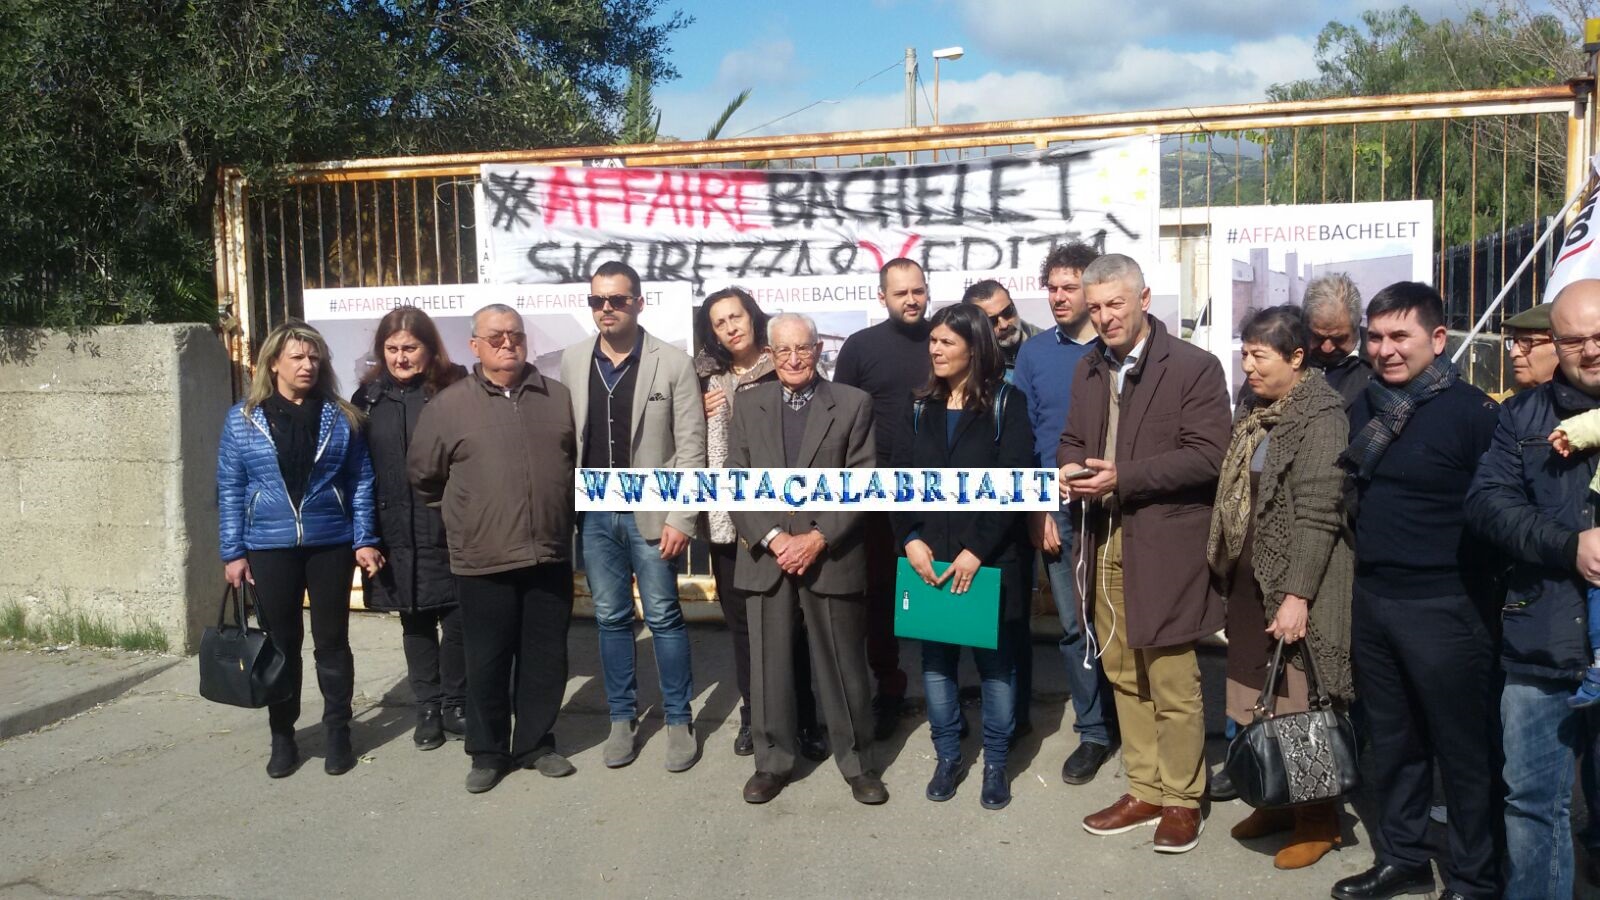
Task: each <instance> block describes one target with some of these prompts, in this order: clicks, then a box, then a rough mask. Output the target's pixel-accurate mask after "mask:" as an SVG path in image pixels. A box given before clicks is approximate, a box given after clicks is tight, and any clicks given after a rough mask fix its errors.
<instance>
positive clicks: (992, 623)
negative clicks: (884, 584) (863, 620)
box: [894, 556, 1000, 650]
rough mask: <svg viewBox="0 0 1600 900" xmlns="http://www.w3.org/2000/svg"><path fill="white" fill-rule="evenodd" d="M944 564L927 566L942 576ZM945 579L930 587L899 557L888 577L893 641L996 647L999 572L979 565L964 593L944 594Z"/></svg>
mask: <svg viewBox="0 0 1600 900" xmlns="http://www.w3.org/2000/svg"><path fill="white" fill-rule="evenodd" d="M949 567H950V564H949V563H947V562H936V563H934V564H933V571H934V574H935V575H943V574H944V570H945V569H948V568H949ZM950 585H951V582H950V581H946V582H945V583H944V584H942V585H940V586H938V587H930V586H929V585H928V584H927V583H926V582H924V581H923V580H922V576H921V575H918V574H917V573H916V571H915V570H913V569H912V568H911V561H910V560H908V559H906V558H905V557H903V556H902V557H901V558H900V564H899V567H898V569H897V570H896V571H895V578H894V633H895V636H896V637H903V638H916V639H918V640H923V641H941V642H943V643H946V644H960V645H962V646H964V647H982V648H984V649H986V650H993V649H995V648H996V647H998V646H999V645H1000V570H999V569H995V568H991V567H989V566H980V567H979V568H978V571H977V573H976V574H974V575H973V576H972V584H971V585H969V586H968V587H967V592H966V593H964V594H952V593H950Z"/></svg>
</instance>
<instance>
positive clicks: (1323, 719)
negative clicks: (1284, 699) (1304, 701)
mask: <svg viewBox="0 0 1600 900" xmlns="http://www.w3.org/2000/svg"><path fill="white" fill-rule="evenodd" d="M1305 640H1306V641H1307V642H1309V641H1310V638H1309V637H1307V638H1305ZM1283 646H1284V644H1283V640H1282V639H1281V638H1280V639H1279V640H1278V646H1277V647H1276V648H1274V649H1273V651H1272V667H1271V668H1270V669H1269V670H1268V671H1267V683H1266V685H1265V686H1264V687H1263V688H1262V689H1261V697H1260V699H1258V700H1257V701H1256V705H1255V707H1253V708H1252V710H1251V712H1252V715H1253V719H1254V721H1252V722H1251V723H1250V724H1249V725H1246V726H1245V727H1244V728H1243V729H1242V730H1240V731H1239V733H1238V734H1236V735H1234V736H1233V741H1232V742H1231V743H1229V744H1228V756H1227V759H1226V760H1225V761H1224V762H1223V764H1222V765H1223V769H1224V770H1226V771H1227V773H1228V777H1229V778H1230V779H1232V781H1233V784H1234V787H1235V788H1237V789H1238V791H1239V799H1241V800H1243V801H1244V802H1245V803H1247V804H1249V805H1250V806H1253V807H1255V808H1256V809H1274V808H1280V807H1290V806H1300V805H1302V804H1307V803H1322V802H1325V801H1328V800H1333V799H1335V798H1338V797H1340V796H1343V795H1344V794H1347V793H1349V792H1351V791H1353V790H1355V789H1356V788H1357V787H1358V786H1360V784H1361V771H1360V769H1359V768H1358V767H1357V760H1356V734H1355V729H1354V728H1353V727H1351V725H1350V719H1349V718H1348V717H1346V716H1345V715H1344V714H1343V713H1341V712H1339V711H1338V710H1335V709H1334V708H1333V703H1332V701H1331V700H1330V699H1329V698H1328V694H1327V692H1326V691H1324V690H1323V689H1322V681H1321V679H1319V678H1318V677H1317V665H1316V662H1315V661H1314V660H1313V658H1312V657H1313V654H1312V653H1311V646H1310V644H1309V643H1305V644H1302V646H1301V648H1300V649H1301V653H1300V656H1301V658H1302V659H1304V660H1305V664H1306V688H1307V693H1308V694H1310V701H1311V702H1310V706H1311V709H1309V710H1307V711H1305V712H1296V713H1285V714H1283V715H1277V714H1276V713H1274V712H1273V707H1274V706H1275V705H1276V694H1277V689H1278V676H1279V675H1280V674H1281V673H1282V671H1283V667H1284V666H1285V665H1287V662H1286V661H1285V660H1284V659H1283Z"/></svg>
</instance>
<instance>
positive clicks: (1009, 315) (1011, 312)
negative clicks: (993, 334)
mask: <svg viewBox="0 0 1600 900" xmlns="http://www.w3.org/2000/svg"><path fill="white" fill-rule="evenodd" d="M1016 317H1017V305H1016V304H1015V303H1013V304H1011V305H1010V306H1008V307H1006V308H1005V309H1002V310H1000V311H999V312H997V313H995V314H994V315H992V316H990V317H989V324H990V325H991V326H994V325H999V324H1000V323H1001V321H1003V320H1005V319H1015V318H1016Z"/></svg>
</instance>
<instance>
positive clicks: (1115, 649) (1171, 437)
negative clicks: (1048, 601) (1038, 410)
mask: <svg viewBox="0 0 1600 900" xmlns="http://www.w3.org/2000/svg"><path fill="white" fill-rule="evenodd" d="M1083 286H1084V291H1085V294H1086V297H1087V300H1088V306H1089V317H1090V320H1091V321H1092V322H1093V323H1094V327H1095V331H1096V332H1098V333H1099V335H1100V340H1101V341H1102V342H1103V344H1104V347H1103V348H1102V349H1101V350H1099V351H1096V352H1091V353H1089V354H1088V355H1087V356H1085V357H1084V359H1083V361H1082V362H1081V363H1079V364H1078V369H1077V372H1076V373H1075V375H1074V377H1073V380H1072V401H1071V404H1070V407H1069V412H1068V415H1067V426H1066V429H1065V430H1064V431H1063V432H1062V435H1061V446H1060V447H1059V449H1058V450H1057V451H1056V463H1057V464H1058V465H1060V466H1061V481H1060V483H1061V496H1062V499H1063V500H1081V501H1084V504H1083V508H1084V512H1083V514H1082V517H1081V518H1080V519H1079V521H1077V522H1075V523H1074V526H1075V527H1076V528H1078V529H1079V535H1078V545H1077V546H1078V553H1079V554H1080V561H1081V566H1080V567H1079V571H1081V572H1083V573H1084V575H1083V581H1084V582H1085V583H1084V584H1082V585H1081V586H1080V587H1081V589H1082V590H1080V593H1079V597H1080V598H1081V599H1080V601H1079V607H1078V609H1079V616H1080V617H1081V618H1082V620H1083V622H1084V627H1085V628H1086V629H1087V631H1088V634H1089V641H1090V646H1091V647H1094V646H1098V647H1099V655H1100V662H1101V665H1102V666H1103V667H1104V669H1105V673H1106V678H1107V679H1108V680H1109V681H1110V682H1111V685H1112V690H1113V694H1114V696H1115V699H1116V704H1117V719H1118V722H1119V723H1120V727H1121V731H1122V761H1123V765H1124V767H1125V768H1126V769H1127V772H1128V793H1127V794H1124V795H1123V796H1122V798H1121V799H1119V800H1117V802H1115V803H1113V804H1112V805H1111V806H1109V807H1107V808H1105V809H1103V810H1101V811H1100V812H1097V813H1095V814H1093V815H1091V816H1089V817H1087V818H1085V819H1084V820H1083V827H1084V829H1085V830H1087V831H1088V832H1089V833H1091V834H1099V835H1111V834H1122V833H1123V832H1127V831H1132V830H1133V829H1135V828H1138V827H1141V826H1144V825H1151V824H1156V825H1157V828H1156V835H1155V849H1156V852H1158V853H1184V852H1187V851H1189V850H1191V849H1193V848H1194V846H1195V845H1196V844H1197V843H1198V842H1199V840H1200V831H1201V828H1202V826H1203V822H1202V821H1201V818H1200V799H1201V796H1202V795H1203V794H1204V793H1205V721H1204V712H1203V709H1202V706H1201V701H1200V667H1199V663H1198V661H1197V660H1196V657H1195V652H1194V645H1195V641H1197V640H1198V639H1200V638H1202V637H1204V636H1206V635H1208V634H1212V633H1214V632H1215V631H1217V629H1219V628H1221V627H1222V621H1223V609H1222V602H1221V598H1220V597H1219V596H1218V595H1217V594H1216V593H1215V592H1214V591H1213V590H1212V588H1211V581H1210V576H1209V571H1208V568H1207V564H1206V534H1207V531H1208V529H1209V525H1210V516H1211V503H1212V499H1213V496H1214V495H1215V493H1216V483H1217V471H1218V469H1219V467H1220V466H1221V464H1222V456H1223V452H1224V451H1225V450H1226V449H1227V446H1228V433H1229V428H1230V425H1229V419H1230V416H1229V412H1228V397H1227V383H1226V381H1225V379H1224V377H1223V374H1222V366H1221V364H1220V363H1218V362H1217V360H1216V358H1215V357H1213V356H1211V355H1210V354H1209V353H1206V352H1205V351H1204V350H1201V349H1199V348H1198V347H1194V346H1192V345H1190V344H1187V343H1184V342H1183V341H1181V340H1179V339H1178V338H1177V337H1175V336H1173V335H1171V334H1168V333H1167V330H1166V328H1165V326H1163V325H1162V324H1161V322H1160V321H1159V320H1157V319H1155V318H1153V317H1152V316H1150V315H1149V313H1148V310H1149V308H1150V290H1149V289H1148V288H1147V287H1145V283H1144V274H1143V273H1142V272H1141V271H1140V269H1139V265H1138V263H1136V262H1134V261H1133V260H1132V259H1130V258H1128V257H1126V256H1123V255H1121V254H1108V255H1106V256H1102V257H1100V258H1099V259H1097V260H1095V261H1094V262H1093V263H1090V265H1089V267H1088V268H1087V269H1085V270H1084V272H1083ZM1084 469H1087V470H1089V474H1087V475H1082V474H1079V473H1080V472H1081V471H1082V470H1084Z"/></svg>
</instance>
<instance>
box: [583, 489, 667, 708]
mask: <svg viewBox="0 0 1600 900" xmlns="http://www.w3.org/2000/svg"><path fill="white" fill-rule="evenodd" d="M578 536H579V540H580V542H581V547H582V551H583V574H584V577H585V578H586V579H588V582H589V593H590V595H591V596H592V597H593V598H594V619H595V623H596V624H597V625H599V626H600V668H601V670H602V672H603V674H604V679H605V685H606V702H607V704H608V705H609V706H610V711H611V721H613V722H618V721H626V720H628V719H632V718H634V717H636V716H637V715H638V714H639V707H638V701H637V694H638V691H639V682H638V679H637V678H635V676H634V659H633V579H634V578H635V577H637V578H638V579H639V598H640V600H641V602H642V604H643V606H644V622H645V624H646V625H648V626H649V628H650V636H651V639H652V640H653V641H654V643H655V651H656V672H657V674H658V675H659V676H660V678H661V704H662V707H663V710H664V712H665V714H666V720H667V724H668V725H687V724H688V723H689V719H690V713H689V698H690V697H693V696H694V675H693V674H692V673H691V672H690V670H689V632H688V631H687V630H686V628H685V626H684V623H683V608H682V607H681V606H679V605H678V573H677V565H676V563H675V562H674V561H673V560H667V559H662V558H661V545H660V542H659V541H647V540H645V538H644V536H643V535H641V534H640V533H639V526H638V525H637V524H636V523H635V522H634V520H633V513H626V512H623V513H619V512H588V513H584V514H583V523H582V524H581V525H580V526H579V532H578Z"/></svg>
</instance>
